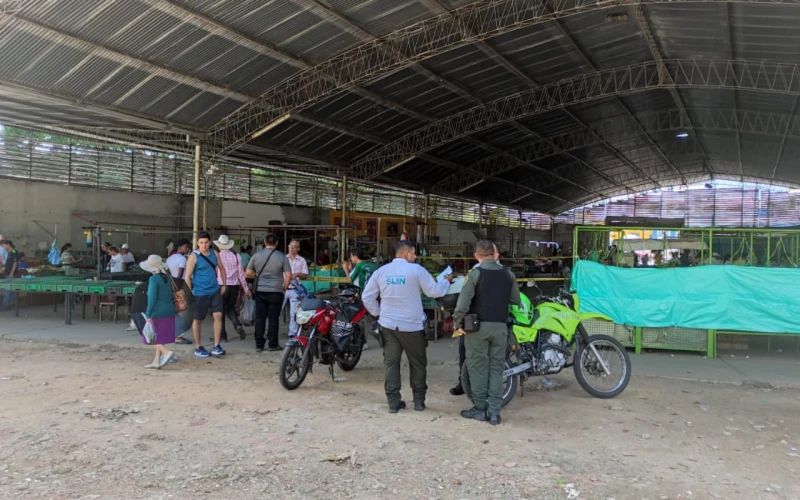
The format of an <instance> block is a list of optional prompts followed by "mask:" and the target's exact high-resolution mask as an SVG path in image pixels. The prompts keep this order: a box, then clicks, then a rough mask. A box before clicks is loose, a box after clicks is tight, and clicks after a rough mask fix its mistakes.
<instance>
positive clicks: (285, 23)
mask: <svg viewBox="0 0 800 500" xmlns="http://www.w3.org/2000/svg"><path fill="white" fill-rule="evenodd" d="M473 1H474V0H442V2H441V4H442V5H444V6H445V7H446V8H448V9H456V8H459V7H463V6H465V5H468V4H470V3H473ZM509 1H512V0H509ZM523 4H524V2H517V6H521V5H523ZM643 10H644V12H645V15H646V17H647V21H648V23H649V26H650V27H651V28H652V31H653V35H654V36H655V39H656V42H657V47H658V50H659V51H660V52H662V53H663V56H664V57H665V58H668V59H669V58H673V59H681V60H688V59H692V58H695V59H704V60H707V59H718V60H728V59H734V60H747V61H762V60H769V61H784V62H788V63H798V64H800V43H796V42H797V41H800V13H798V12H797V9H796V8H795V7H794V6H789V5H778V4H767V3H758V4H750V3H743V4H742V3H727V2H723V3H680V4H678V3H669V2H652V3H646V4H643ZM492 12H493V14H494V15H496V16H500V17H504V18H508V17H507V16H509V15H510V13H511V12H512V11H511V10H510V9H503V8H497V9H495V10H494V11H492ZM438 14H439V9H437V8H436V7H435V6H432V5H431V4H430V3H429V2H425V1H422V0H374V1H368V0H318V1H317V0H313V1H312V0H163V1H154V0H125V1H124V2H123V1H118V0H59V1H57V2H30V3H29V4H28V5H27V6H26V7H25V8H24V9H22V11H20V12H19V13H18V14H17V17H16V18H12V19H9V20H8V22H7V23H6V25H5V26H4V27H2V28H0V85H2V84H5V85H7V86H9V89H10V90H9V89H6V91H5V92H4V93H3V92H0V118H3V117H5V118H6V119H12V120H18V119H19V118H20V117H22V116H25V115H26V114H27V115H28V116H30V117H31V118H32V119H35V120H41V121H42V122H43V123H49V124H52V123H54V122H55V121H59V120H61V121H62V125H69V124H71V123H72V124H75V125H76V126H78V125H80V126H83V125H84V124H86V123H91V122H94V123H108V124H113V123H117V124H122V123H124V124H126V125H131V124H135V126H147V127H150V126H159V127H161V126H163V127H167V126H170V127H177V128H186V129H187V130H191V131H196V132H197V133H198V134H199V133H201V132H202V131H203V130H205V129H208V128H210V127H212V126H213V125H214V124H216V123H218V122H219V121H220V120H221V119H223V118H224V117H225V116H227V115H229V114H230V113H231V112H233V111H234V110H236V109H238V108H239V107H241V106H242V105H244V104H245V103H247V102H248V101H251V100H253V99H255V98H256V97H257V96H258V95H260V94H262V93H264V92H266V91H268V90H269V89H271V88H273V87H275V86H276V85H278V84H279V83H280V82H282V81H285V80H286V79H287V78H292V77H296V76H297V75H298V73H299V72H302V71H306V72H310V71H313V69H310V68H312V67H313V65H314V64H318V63H321V62H324V61H327V60H330V59H331V58H334V57H337V56H339V55H341V54H343V53H344V52H346V51H348V50H357V48H358V47H359V46H360V45H361V44H363V43H365V42H369V41H370V40H372V39H373V37H374V36H383V35H386V34H390V33H392V32H394V31H395V30H398V29H402V28H404V27H408V26H412V25H414V24H415V23H418V22H420V21H424V20H426V19H429V18H431V17H433V16H435V15H438ZM444 16H446V14H444ZM476 22H477V21H476ZM481 22H484V23H486V25H491V23H492V21H491V20H488V19H484V20H481ZM453 26H459V25H458V24H454V25H453ZM442 29H447V28H442ZM469 29H472V27H470V28H469ZM418 36H420V40H424V39H425V38H424V37H422V35H418ZM463 36H464V34H463V33H461V34H458V33H454V34H452V35H451V36H450V39H451V40H457V39H459V38H460V37H463ZM483 43H484V42H479V43H473V44H467V45H459V46H458V47H456V48H454V49H452V50H449V51H444V52H442V53H441V54H435V55H434V56H433V57H429V58H423V59H422V60H421V64H422V65H424V67H422V66H420V64H411V65H407V66H405V67H403V68H401V69H398V68H396V67H395V68H392V70H391V71H390V72H388V73H386V74H382V75H378V76H377V77H375V78H374V79H372V80H370V81H368V82H366V83H365V82H361V84H360V85H355V87H357V88H352V87H353V85H348V88H346V89H342V90H341V91H339V92H335V93H332V94H330V95H329V96H327V97H326V98H325V99H322V100H319V101H315V102H314V103H313V104H312V105H310V106H307V109H303V110H299V111H296V112H297V113H306V114H308V116H299V117H298V119H296V120H295V119H293V120H290V121H289V122H287V123H286V124H284V125H281V126H280V127H277V128H276V129H274V130H272V131H270V132H269V133H268V134H265V135H264V136H263V137H262V138H261V141H260V142H259V144H262V145H267V144H272V145H274V146H275V147H285V148H288V149H290V150H292V151H295V153H296V154H295V155H294V157H295V160H294V161H297V162H298V165H305V164H307V163H309V162H306V161H305V160H302V159H298V157H302V155H308V156H309V157H312V158H315V159H316V160H318V161H317V162H316V164H319V163H320V162H319V160H324V159H329V160H330V161H331V162H335V163H336V164H337V165H346V164H350V163H352V162H354V161H357V160H359V159H361V158H364V157H365V156H366V155H368V154H370V153H372V152H375V151H376V150H378V149H379V148H380V147H381V146H382V145H383V144H385V143H386V141H390V140H396V139H399V138H402V137H404V136H406V135H407V134H411V133H413V132H415V131H416V130H418V129H419V128H420V127H422V126H424V125H426V124H429V123H430V122H431V121H435V120H437V119H441V118H446V117H449V116H452V115H454V114H456V113H460V112H463V111H466V110H468V109H470V108H471V107H474V106H476V103H478V102H480V101H491V100H492V99H497V98H501V97H504V96H507V95H510V94H514V93H516V92H521V91H525V90H527V89H528V88H529V86H530V85H532V84H550V83H554V82H558V81H560V80H562V79H565V78H571V77H576V76H579V75H583V74H586V73H590V72H593V71H594V69H593V68H595V67H596V68H619V67H624V66H626V65H636V64H639V63H642V62H644V61H649V60H651V59H653V57H654V56H653V54H652V53H651V51H650V48H649V47H648V45H647V43H646V41H645V37H644V36H643V33H642V28H641V27H640V25H639V23H638V22H637V19H636V15H635V11H634V8H633V7H631V6H614V5H610V6H609V7H608V8H591V9H587V10H586V11H585V12H582V13H580V14H575V15H570V16H566V17H562V18H560V19H558V20H557V21H552V20H550V21H545V22H541V23H538V24H535V25H532V26H528V27H524V28H522V29H516V30H509V31H508V32H505V33H502V34H499V35H497V36H495V37H493V38H491V39H488V40H486V41H485V45H479V44H483ZM407 49H408V46H399V47H394V46H386V48H385V49H384V50H386V51H387V52H392V51H394V50H401V51H402V50H407ZM329 78H338V76H330V77H329ZM454 87H455V88H456V89H454ZM458 88H460V89H462V90H458ZM311 89H312V90H311V91H312V92H313V87H311ZM31 92H32V93H34V94H36V93H39V94H37V95H42V96H44V95H47V96H48V99H41V100H36V99H32V100H29V99H28V97H29V95H30V93H31ZM298 92H305V90H302V91H301V90H298ZM465 92H466V94H468V95H466V96H465V95H463V94H464V93H465ZM555 95H556V97H555V98H559V97H558V94H555ZM675 95H677V96H678V98H679V99H678V101H677V102H676V99H675ZM675 95H673V94H672V93H670V92H668V91H667V90H664V89H661V90H651V91H647V92H639V93H634V94H630V95H624V96H621V98H620V99H618V98H616V97H613V98H605V99H602V100H591V101H588V102H584V103H581V104H577V105H572V106H569V107H568V109H567V112H565V111H564V110H554V111H548V112H546V113H542V114H534V115H531V116H521V117H519V118H518V119H517V120H516V122H517V123H518V124H520V125H522V126H523V127H527V128H529V129H530V130H532V131H533V132H534V133H535V134H539V135H541V136H545V137H556V136H558V135H559V134H563V133H567V132H576V131H581V130H584V128H585V127H589V128H591V127H593V126H594V125H595V124H597V123H599V122H601V121H604V120H624V121H627V122H630V120H631V113H632V114H633V115H637V116H644V115H646V114H648V113H652V112H653V111H662V110H675V109H676V108H681V107H683V106H685V107H686V109H687V110H688V115H689V117H697V116H699V114H700V113H703V112H704V110H708V109H716V110H728V109H731V108H734V107H736V108H738V109H740V110H742V111H747V112H752V113H755V112H760V113H774V114H776V115H781V116H785V115H787V114H791V113H795V114H796V113H797V112H798V106H797V101H798V99H796V97H795V96H794V95H787V94H786V93H776V92H772V93H768V92H755V91H745V90H740V91H732V90H729V89H713V88H698V87H695V88H681V89H679V90H678V91H677V92H676V93H675ZM75 103H80V104H77V105H76V104H75ZM626 108H627V109H626ZM70 111H71V112H70ZM506 111H510V112H513V111H514V110H504V111H503V112H506ZM103 114H105V117H106V118H105V119H103V118H102V116H103ZM576 118H577V120H576ZM127 120H130V121H127ZM315 120H316V122H315ZM501 121H502V123H500V124H497V125H494V126H491V125H489V126H486V125H481V126H480V127H479V129H480V130H481V131H480V132H477V133H473V134H471V135H472V137H473V138H474V140H466V139H464V138H462V137H460V135H458V134H456V135H455V136H454V137H453V138H451V139H450V140H447V141H444V142H442V143H438V144H437V145H435V146H434V147H431V148H429V149H430V150H429V151H427V152H426V154H428V155H431V156H432V157H433V158H434V159H436V158H438V160H435V161H434V162H433V163H430V162H427V161H424V160H422V159H415V160H414V161H412V162H409V163H407V164H404V165H402V166H401V167H400V168H397V169H396V170H393V171H391V172H390V175H389V176H386V177H384V178H383V179H384V180H387V181H391V182H400V181H402V182H403V183H404V185H408V184H412V185H417V186H418V187H420V188H422V187H426V188H430V187H431V186H432V185H434V184H435V183H436V182H439V181H440V180H442V179H445V178H448V176H452V175H453V171H452V170H451V169H448V168H443V167H441V163H442V162H451V163H455V164H458V165H465V166H467V165H471V164H473V163H474V162H476V161H478V160H480V159H483V158H486V157H488V156H490V155H491V154H492V153H491V152H490V151H488V150H489V149H491V148H498V149H500V150H502V151H504V152H511V154H516V153H515V152H516V151H517V150H518V148H519V147H520V146H523V145H526V144H532V143H535V142H536V141H537V139H536V138H535V137H533V136H529V135H528V134H526V133H524V132H522V131H520V130H519V128H518V127H517V126H515V125H514V123H510V122H508V121H507V120H506V119H505V118H502V120H501ZM581 122H582V123H581ZM314 123H316V125H315V124H314ZM337 125H338V126H339V128H337ZM687 125H688V124H687ZM744 128H745V130H742V131H740V132H739V133H738V134H737V133H736V131H735V130H732V129H729V130H702V129H697V130H689V129H690V127H688V126H687V131H688V132H690V133H691V137H690V140H691V141H699V143H697V144H699V145H700V146H701V147H698V148H693V149H690V148H683V149H681V147H679V146H676V143H675V141H676V137H675V132H674V131H656V132H653V133H651V134H650V135H649V137H648V136H644V135H641V134H639V135H637V136H631V137H607V138H605V137H595V138H594V139H593V141H592V143H591V145H589V146H587V147H581V145H579V144H578V145H571V148H572V149H570V151H567V152H561V153H558V154H552V155H550V156H548V157H545V158H541V159H537V161H536V162H535V164H536V165H538V166H540V167H542V168H547V169H554V170H555V171H567V172H570V173H571V175H573V176H574V178H575V179H576V182H578V181H580V183H581V184H585V186H584V187H586V188H587V189H589V190H591V191H592V192H598V191H599V192H603V193H606V194H608V193H612V192H625V191H626V190H629V189H634V188H637V187H640V186H648V185H652V184H653V183H654V181H652V180H651V179H649V178H648V177H650V178H654V179H657V180H662V179H667V180H670V182H672V181H674V179H676V178H680V175H681V174H685V177H686V179H687V180H688V178H689V177H688V176H694V177H692V178H695V177H696V176H698V175H708V172H707V171H706V168H707V167H708V168H710V169H711V170H712V171H713V172H714V173H715V174H719V175H725V176H737V175H738V176H740V177H748V178H755V177H758V178H763V179H767V180H769V179H771V178H772V175H773V171H774V172H775V179H776V180H783V181H785V182H796V181H800V179H798V177H800V174H798V173H797V172H798V171H800V169H797V168H794V167H795V166H796V165H795V163H796V158H798V155H797V152H798V147H800V146H798V144H797V143H796V141H797V140H796V139H794V138H792V137H789V138H787V139H786V140H785V141H784V138H783V137H782V136H780V135H778V134H776V135H773V136H764V135H763V134H753V133H750V132H748V131H747V130H746V127H744ZM600 133H601V134H602V133H606V132H603V131H601V132H600ZM604 142H605V144H603V143H604ZM702 152H705V154H706V157H705V158H702ZM242 154H246V155H247V157H248V158H249V159H252V158H257V157H258V155H263V156H262V157H263V158H264V159H269V160H276V161H277V159H278V158H283V160H282V161H284V162H289V161H293V160H290V159H289V158H290V157H292V155H291V154H290V155H288V156H287V155H286V154H283V155H277V156H274V155H273V154H272V153H268V152H265V151H264V150H262V149H258V148H256V149H249V150H247V151H246V152H244V153H242ZM663 156H667V157H668V158H669V160H670V162H671V163H672V165H669V162H665V161H664V158H663ZM740 156H741V167H740V164H739V157H740ZM698 157H699V159H698ZM577 160H580V161H581V162H583V163H578V165H580V168H575V167H574V165H575V164H576V161H577ZM436 161H439V164H437V163H436ZM311 163H314V162H311ZM631 163H634V164H636V165H637V166H638V167H639V169H640V170H641V171H642V172H643V173H637V172H635V171H633V169H632V167H631ZM570 165H572V166H570ZM587 165H588V166H587ZM776 165H777V169H776ZM675 168H677V169H678V170H679V171H680V174H678V173H676V172H675V171H674V169H675ZM596 171H601V172H602V174H598V173H597V172H596ZM574 172H578V173H577V174H572V173H574ZM703 172H704V173H703ZM526 175H527V176H530V175H533V176H534V177H535V176H536V172H535V169H530V168H526V167H518V166H514V162H511V161H510V162H509V163H508V165H507V166H506V167H505V171H504V172H502V173H499V174H498V176H499V177H501V178H503V179H507V180H510V181H520V180H524V179H527V178H528V177H526ZM615 176H616V177H619V178H620V179H626V180H625V182H619V183H617V184H616V185H615V184H614V183H612V182H610V181H609V180H608V178H609V177H615ZM543 178H546V177H543ZM379 180H380V178H379ZM555 181H556V179H554V178H552V176H550V180H549V181H547V182H550V183H551V184H553V189H556V190H557V193H561V194H557V196H562V197H569V199H572V200H584V199H591V197H592V196H595V195H594V194H592V193H589V194H588V195H587V193H586V191H585V190H582V189H581V188H576V187H575V186H571V185H570V184H569V183H566V182H561V181H559V182H557V183H556V182H555ZM619 184H624V186H620V185H619ZM145 188H146V186H145ZM506 188H508V184H505V183H503V182H500V183H499V184H498V183H497V182H496V181H492V182H489V181H487V182H485V183H483V184H482V185H480V186H476V187H475V188H473V189H470V190H469V191H468V192H467V194H469V195H471V196H478V195H481V196H487V197H489V198H491V197H492V196H495V195H497V194H498V193H500V192H501V191H503V190H506V191H507V189H506ZM143 189H144V188H143ZM587 196H588V198H587ZM595 197H596V196H595ZM556 201H557V200H556ZM556 201H554V200H552V199H549V200H548V199H546V198H545V197H541V196H536V197H533V196H532V197H530V198H528V199H525V200H524V203H525V204H527V206H529V207H532V208H541V209H544V208H548V207H549V208H552V207H554V206H556V205H557V203H556Z"/></svg>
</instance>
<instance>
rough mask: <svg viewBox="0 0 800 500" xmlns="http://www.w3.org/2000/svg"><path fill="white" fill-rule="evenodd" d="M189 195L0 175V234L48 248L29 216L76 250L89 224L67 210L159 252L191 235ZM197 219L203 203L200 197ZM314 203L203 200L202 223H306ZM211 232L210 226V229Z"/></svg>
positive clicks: (115, 237)
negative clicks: (168, 242) (150, 231)
mask: <svg viewBox="0 0 800 500" xmlns="http://www.w3.org/2000/svg"><path fill="white" fill-rule="evenodd" d="M193 204H194V200H193V198H192V197H191V196H177V195H150V194H144V193H131V192H127V191H112V190H104V189H95V188H84V187H77V186H64V185H61V184H48V183H45V182H30V181H21V180H12V179H0V234H3V235H5V236H7V237H8V238H9V239H13V240H14V242H15V244H16V245H17V247H18V248H20V249H21V250H22V251H23V252H25V253H27V254H29V255H32V254H33V253H34V252H35V251H36V250H37V248H38V243H39V242H40V241H43V242H45V243H46V244H47V248H48V249H49V248H50V243H51V241H52V238H51V237H50V236H48V234H47V232H45V230H44V229H42V228H41V227H39V226H38V225H37V224H36V223H35V222H34V221H39V223H41V225H42V226H44V227H45V228H46V229H47V231H49V232H51V233H54V232H55V227H56V224H58V243H59V245H63V244H64V243H67V242H69V243H72V244H73V245H74V246H75V249H76V250H77V251H78V252H81V251H86V250H87V246H86V239H85V235H84V234H83V229H82V227H84V226H89V225H91V224H90V222H88V221H85V220H82V219H80V218H78V217H76V216H75V215H73V214H76V215H80V216H82V217H84V218H86V219H90V220H94V221H101V222H103V223H104V225H105V226H112V227H117V228H119V229H125V226H126V225H129V226H131V228H130V229H129V230H127V234H125V233H112V235H110V236H109V235H108V234H107V233H103V235H102V236H101V238H100V239H101V240H102V241H109V242H110V243H112V244H114V245H121V244H122V243H124V242H126V241H128V243H129V244H130V246H131V249H132V250H134V251H135V253H137V254H139V253H150V252H157V253H164V249H165V247H166V240H167V239H173V240H175V239H177V238H181V237H183V238H189V239H191V229H192V211H193V208H194V207H193ZM200 210H201V224H202V213H203V205H202V201H201V205H200ZM314 212H315V211H314V209H312V208H304V207H283V206H278V205H263V204H255V203H253V204H250V203H244V202H238V201H220V200H209V201H208V207H207V217H208V222H207V224H208V227H210V228H218V227H220V226H225V227H227V228H229V229H230V230H231V232H233V230H234V229H235V228H236V227H239V226H266V225H267V224H269V221H271V220H279V221H281V222H282V223H284V224H312V223H313V218H314ZM317 214H318V216H319V217H321V221H322V223H323V224H328V211H327V210H320V211H317ZM134 224H144V225H147V226H164V227H159V228H156V230H157V231H161V232H160V233H154V234H153V235H152V236H151V235H149V234H147V235H145V234H144V231H143V229H142V228H141V227H136V226H134ZM212 232H213V231H212Z"/></svg>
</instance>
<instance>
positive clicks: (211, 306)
mask: <svg viewBox="0 0 800 500" xmlns="http://www.w3.org/2000/svg"><path fill="white" fill-rule="evenodd" d="M222 307H223V306H222V294H221V293H219V292H217V293H215V294H214V295H196V296H195V297H194V319H195V321H203V320H204V319H206V315H207V314H208V311H209V310H211V314H216V313H220V314H221V313H222Z"/></svg>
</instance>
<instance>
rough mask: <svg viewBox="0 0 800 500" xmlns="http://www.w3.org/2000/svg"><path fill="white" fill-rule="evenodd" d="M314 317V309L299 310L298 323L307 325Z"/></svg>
mask: <svg viewBox="0 0 800 500" xmlns="http://www.w3.org/2000/svg"><path fill="white" fill-rule="evenodd" d="M313 317H314V311H297V316H296V319H297V324H298V325H305V324H306V323H308V322H309V321H311V318H313Z"/></svg>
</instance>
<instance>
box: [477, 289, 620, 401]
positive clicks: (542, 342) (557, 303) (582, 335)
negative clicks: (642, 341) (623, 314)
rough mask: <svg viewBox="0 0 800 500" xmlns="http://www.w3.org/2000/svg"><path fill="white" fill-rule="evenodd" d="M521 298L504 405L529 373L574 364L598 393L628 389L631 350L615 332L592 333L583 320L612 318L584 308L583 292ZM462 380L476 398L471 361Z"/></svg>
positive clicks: (512, 314) (515, 310)
mask: <svg viewBox="0 0 800 500" xmlns="http://www.w3.org/2000/svg"><path fill="white" fill-rule="evenodd" d="M529 286H534V287H535V284H532V282H530V283H529ZM537 290H538V287H537ZM540 292H541V290H540ZM521 300H522V304H521V305H520V306H511V307H510V311H509V319H508V325H509V330H510V332H509V347H508V354H507V357H506V365H505V371H504V372H503V377H504V380H503V384H504V387H503V406H505V405H507V404H508V403H510V402H511V400H512V399H514V395H515V394H516V392H517V389H518V388H520V389H521V388H522V383H523V382H524V381H525V380H527V379H529V378H530V377H546V376H547V375H553V374H556V373H558V372H560V371H561V370H563V369H564V368H569V367H570V366H572V367H573V370H574V372H575V378H577V379H578V383H579V384H580V385H581V387H583V389H584V390H585V391H586V392H588V393H589V394H591V395H592V396H594V397H596V398H613V397H615V396H617V395H619V394H620V393H622V391H624V390H625V388H626V387H627V386H628V382H629V381H630V378H631V360H630V357H629V356H628V353H627V351H625V348H624V347H623V346H622V344H620V343H619V341H618V340H617V339H615V338H613V337H609V336H608V335H589V334H588V333H587V331H586V329H585V328H584V327H583V325H582V324H581V321H584V320H588V319H595V320H601V321H609V322H610V321H612V320H611V318H609V317H608V316H605V315H603V314H598V313H582V312H580V300H579V299H578V295H577V294H571V293H569V292H566V291H564V290H561V291H559V292H557V294H556V296H554V297H547V296H544V295H542V294H539V296H538V297H536V298H535V299H534V302H531V300H530V299H529V298H528V297H527V296H525V295H524V294H521ZM511 333H513V335H511ZM461 384H462V386H463V387H464V392H465V393H466V394H467V396H468V397H469V398H470V400H472V395H471V391H470V384H469V373H468V371H467V364H466V363H464V366H463V367H462V370H461Z"/></svg>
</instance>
